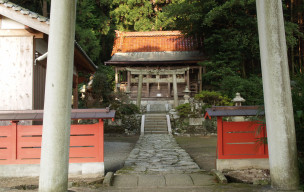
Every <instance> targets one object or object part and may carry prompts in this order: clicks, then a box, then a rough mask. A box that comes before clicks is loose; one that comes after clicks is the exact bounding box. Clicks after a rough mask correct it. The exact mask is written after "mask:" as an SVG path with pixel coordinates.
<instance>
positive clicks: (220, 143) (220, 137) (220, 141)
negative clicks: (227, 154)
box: [217, 117, 223, 158]
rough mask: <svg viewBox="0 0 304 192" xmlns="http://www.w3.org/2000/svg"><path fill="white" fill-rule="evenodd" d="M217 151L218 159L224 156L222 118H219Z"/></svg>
mask: <svg viewBox="0 0 304 192" xmlns="http://www.w3.org/2000/svg"><path fill="white" fill-rule="evenodd" d="M217 151H218V157H219V158H220V157H222V156H223V120H222V117H217Z"/></svg>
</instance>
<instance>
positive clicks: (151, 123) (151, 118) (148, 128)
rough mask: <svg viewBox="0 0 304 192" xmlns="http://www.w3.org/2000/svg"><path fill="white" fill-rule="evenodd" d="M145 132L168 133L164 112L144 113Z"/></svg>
mask: <svg viewBox="0 0 304 192" xmlns="http://www.w3.org/2000/svg"><path fill="white" fill-rule="evenodd" d="M144 133H145V134H168V125H167V117H166V114H146V115H145V132H144Z"/></svg>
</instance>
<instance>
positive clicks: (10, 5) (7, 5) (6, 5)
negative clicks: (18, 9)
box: [4, 2, 14, 8]
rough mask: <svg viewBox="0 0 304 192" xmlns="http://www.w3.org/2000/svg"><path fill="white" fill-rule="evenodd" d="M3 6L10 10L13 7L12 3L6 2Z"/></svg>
mask: <svg viewBox="0 0 304 192" xmlns="http://www.w3.org/2000/svg"><path fill="white" fill-rule="evenodd" d="M4 6H5V7H8V8H12V7H13V6H14V3H11V2H6V3H4Z"/></svg>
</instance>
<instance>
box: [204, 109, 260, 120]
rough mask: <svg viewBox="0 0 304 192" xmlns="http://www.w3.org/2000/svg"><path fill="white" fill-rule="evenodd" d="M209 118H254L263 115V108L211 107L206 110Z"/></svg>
mask: <svg viewBox="0 0 304 192" xmlns="http://www.w3.org/2000/svg"><path fill="white" fill-rule="evenodd" d="M206 112H207V114H206V115H205V118H206V117H207V116H209V117H227V116H256V115H264V114H265V112H264V107H263V106H226V107H225V106H213V107H212V108H207V109H206Z"/></svg>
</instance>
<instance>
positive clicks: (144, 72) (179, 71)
mask: <svg viewBox="0 0 304 192" xmlns="http://www.w3.org/2000/svg"><path fill="white" fill-rule="evenodd" d="M126 70H127V71H130V72H131V74H132V75H140V74H141V75H173V74H176V75H182V74H185V71H187V70H189V67H187V68H181V69H171V70H168V69H133V68H126Z"/></svg>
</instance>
